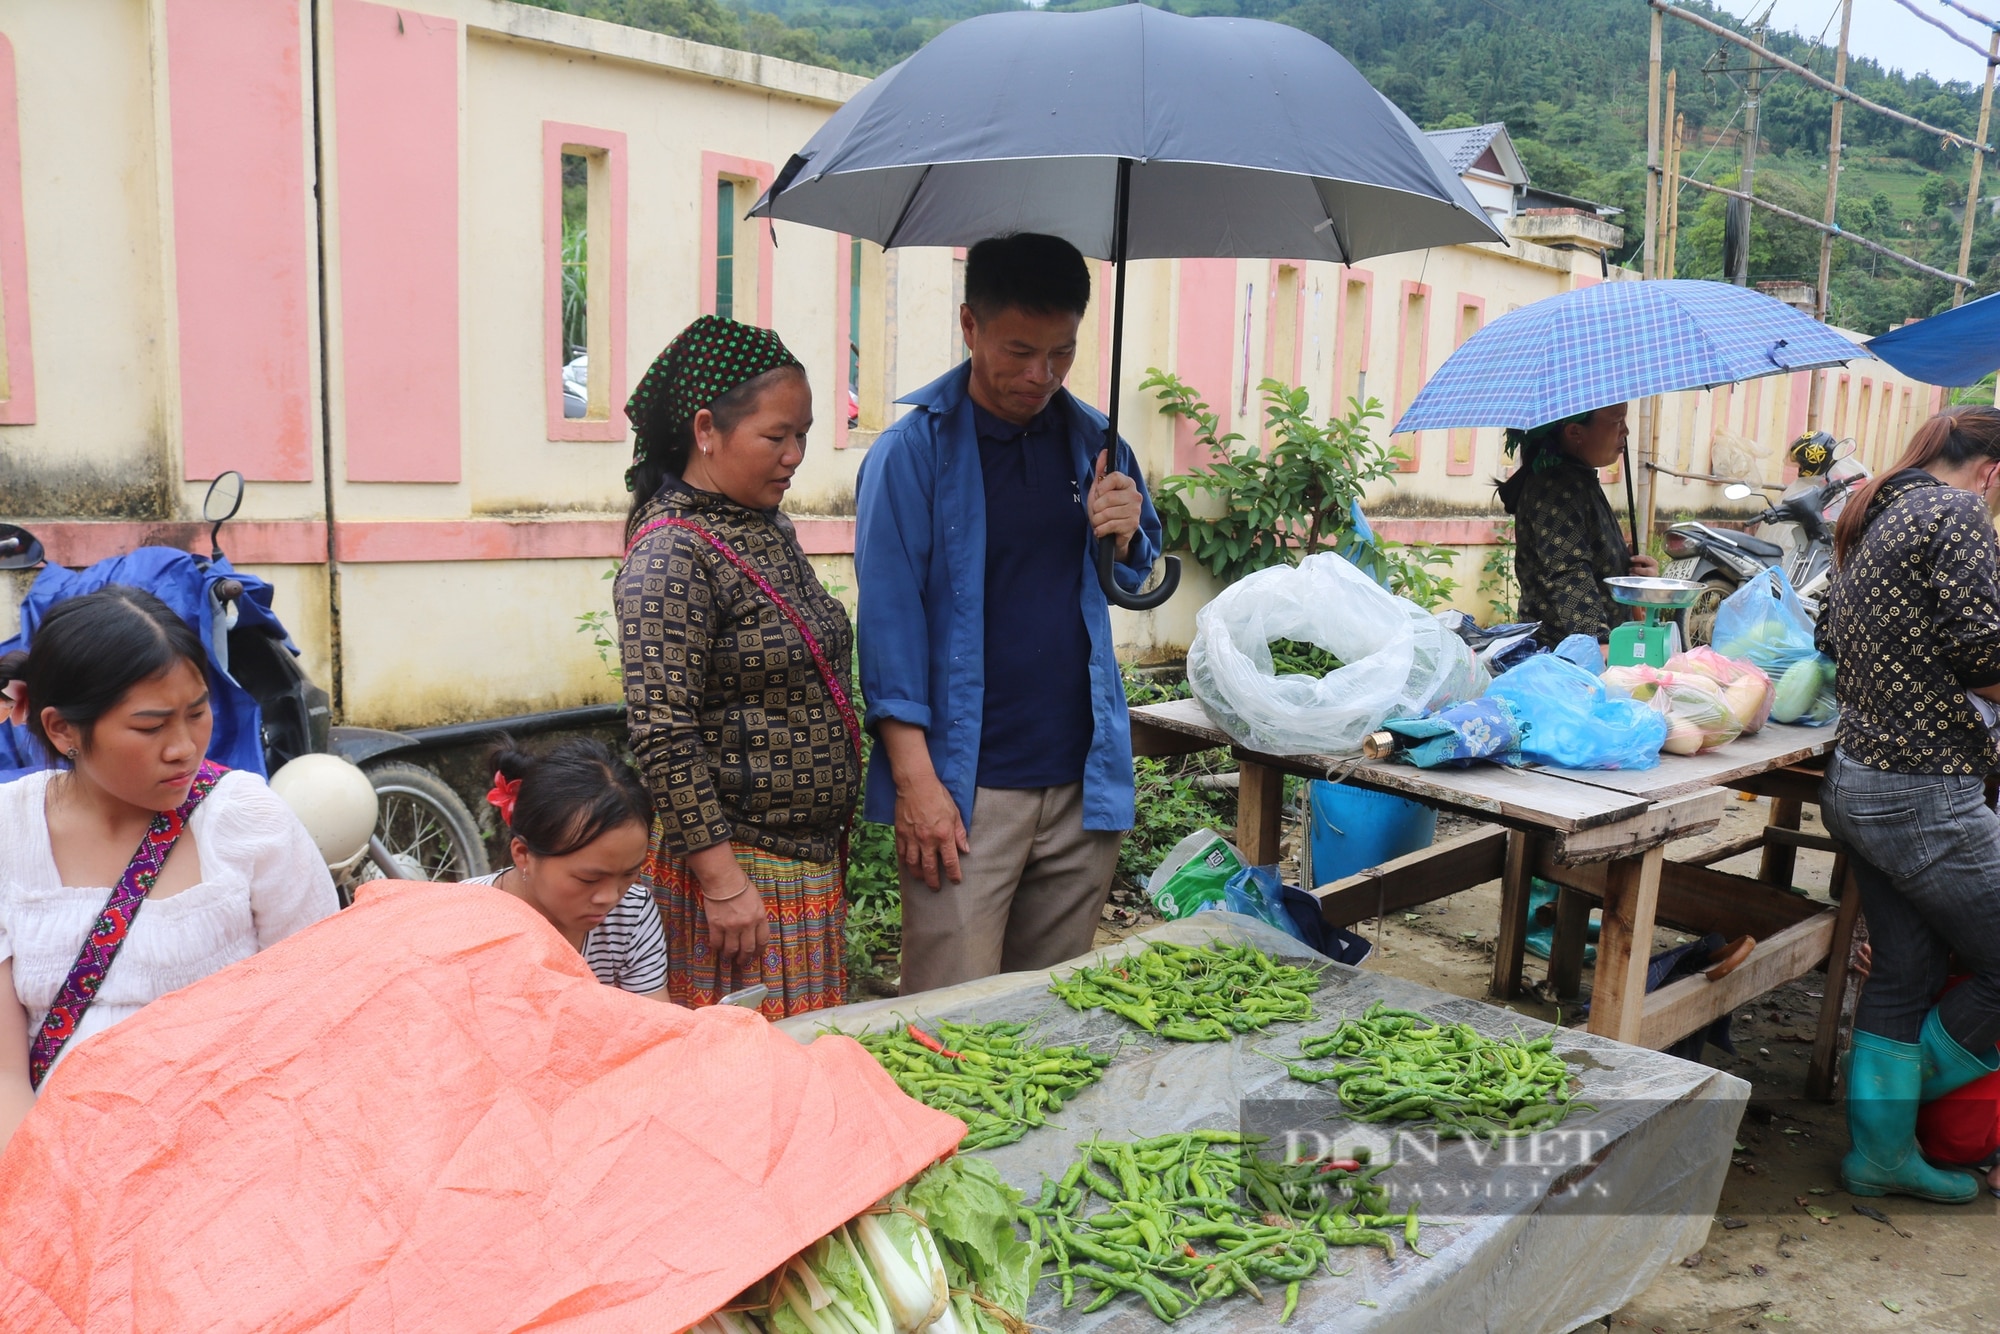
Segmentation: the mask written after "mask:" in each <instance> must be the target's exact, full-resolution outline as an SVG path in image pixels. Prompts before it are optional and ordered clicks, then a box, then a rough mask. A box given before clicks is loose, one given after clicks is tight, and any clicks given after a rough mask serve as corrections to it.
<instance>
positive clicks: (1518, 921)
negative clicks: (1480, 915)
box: [1492, 829, 1535, 1000]
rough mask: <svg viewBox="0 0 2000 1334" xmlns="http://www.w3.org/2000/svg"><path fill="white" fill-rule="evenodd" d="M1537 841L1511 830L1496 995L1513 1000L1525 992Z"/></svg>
mask: <svg viewBox="0 0 2000 1334" xmlns="http://www.w3.org/2000/svg"><path fill="white" fill-rule="evenodd" d="M1534 845H1535V841H1534V839H1533V838H1532V837H1531V836H1530V835H1527V834H1524V833H1522V832H1521V831H1520V830H1518V829H1510V830H1508V831H1507V865H1506V869H1505V870H1503V871H1502V872H1501V873H1500V935H1499V938H1498V939H1497V940H1496V941H1495V942H1494V945H1493V986H1492V992H1493V994H1494V996H1496V997H1498V998H1499V999H1501V1000H1512V999H1513V998H1514V997H1515V996H1516V995H1517V994H1519V992H1520V990H1521V963H1522V960H1523V959H1524V958H1525V957H1526V954H1527V947H1528V884H1529V881H1530V880H1531V879H1532V878H1533V871H1532V868H1533V866H1534V864H1535V858H1534Z"/></svg>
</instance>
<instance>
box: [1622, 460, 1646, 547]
mask: <svg viewBox="0 0 2000 1334" xmlns="http://www.w3.org/2000/svg"><path fill="white" fill-rule="evenodd" d="M1621 456H1622V458H1623V461H1624V464H1625V466H1624V467H1623V468H1621V469H1620V470H1619V471H1621V472H1623V473H1624V474H1625V517H1626V518H1628V519H1630V520H1631V521H1632V554H1633V555H1635V556H1643V555H1645V554H1646V553H1645V552H1643V551H1641V550H1639V499H1638V495H1637V493H1636V492H1635V491H1634V489H1633V486H1632V446H1630V445H1627V446H1625V448H1624V450H1623V451H1621Z"/></svg>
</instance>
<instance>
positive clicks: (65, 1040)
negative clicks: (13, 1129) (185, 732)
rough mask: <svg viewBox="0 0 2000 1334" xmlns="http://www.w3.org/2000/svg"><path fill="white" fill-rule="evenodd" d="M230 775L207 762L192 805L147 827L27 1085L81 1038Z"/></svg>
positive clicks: (37, 1046) (35, 1054)
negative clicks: (170, 870)
mask: <svg viewBox="0 0 2000 1334" xmlns="http://www.w3.org/2000/svg"><path fill="white" fill-rule="evenodd" d="M228 772H229V771H228V770H227V769H225V768H223V767H222V766H221V765H219V764H216V763H214V762H213V761H210V760H203V761H202V762H201V768H199V769H197V770H196V771H195V775H194V785H193V786H192V787H190V788H189V789H188V794H187V800H186V801H184V802H182V803H181V804H180V806H179V808H177V809H175V810H171V811H161V812H160V813H159V814H158V815H155V816H154V817H153V822H152V823H151V824H150V825H148V826H146V836H145V837H144V838H142V839H140V840H139V850H138V851H137V852H135V853H133V854H132V860H131V862H130V863H129V864H128V865H127V866H126V867H125V873H124V874H123V875H121V876H119V877H118V883H117V884H116V885H114V886H113V887H112V890H111V897H110V898H108V899H106V900H105V902H104V909H103V911H102V912H100V913H98V914H97V921H96V922H95V923H93V924H92V926H91V928H90V934H89V935H88V936H86V937H84V941H83V948H82V949H80V950H78V951H77V954H76V962H75V963H73V964H71V965H70V966H69V976H68V977H66V978H64V979H63V984H62V990H61V991H58V992H57V993H56V1000H55V1004H53V1005H51V1006H49V1012H48V1013H47V1014H46V1015H44V1016H42V1027H41V1030H40V1031H39V1032H37V1033H36V1034H35V1041H34V1044H33V1045H32V1046H31V1047H29V1048H28V1084H29V1086H30V1087H32V1088H40V1087H41V1086H42V1081H43V1080H44V1079H46V1078H48V1074H49V1068H50V1067H51V1066H53V1065H54V1064H55V1063H56V1057H58V1056H60V1055H62V1050H63V1048H64V1047H65V1046H67V1045H69V1040H70V1039H71V1038H73V1037H75V1036H76V1030H77V1027H78V1026H79V1025H80V1024H82V1023H83V1016H84V1013H85V1011H87V1010H89V1009H90V1003H91V1002H92V1001H93V1000H95V999H97V989H98V988H99V987H101V986H103V985H104V975H105V974H106V973H108V972H110V971H111V961H112V960H113V959H115V958H117V957H118V949H119V947H120V946H121V945H123V944H124V943H125V938H126V937H127V936H129V935H131V933H132V923H133V922H134V921H135V920H136V919H137V918H138V916H139V908H140V906H141V905H143V904H144V903H145V902H146V896H147V895H148V894H150V893H152V892H153V886H154V885H155V884H156V883H157V882H158V881H159V878H160V868H161V867H163V866H165V865H166V864H167V858H168V857H170V856H172V855H173V851H174V845H175V844H176V843H178V842H180V839H181V835H182V834H183V833H184V832H186V830H187V822H188V817H189V816H190V815H192V814H193V813H194V808H195V807H196V806H199V805H200V804H201V799H202V798H203V797H206V796H207V795H208V794H209V793H210V792H212V791H214V790H215V785H216V783H217V782H218V781H219V780H220V779H221V778H222V775H224V774H226V773H228Z"/></svg>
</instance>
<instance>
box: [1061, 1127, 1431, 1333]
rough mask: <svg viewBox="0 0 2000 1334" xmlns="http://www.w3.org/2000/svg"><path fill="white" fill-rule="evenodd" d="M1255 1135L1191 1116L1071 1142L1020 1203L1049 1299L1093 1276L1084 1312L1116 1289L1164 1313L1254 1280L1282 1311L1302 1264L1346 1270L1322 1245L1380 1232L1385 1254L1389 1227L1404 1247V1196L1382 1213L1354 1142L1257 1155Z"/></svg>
mask: <svg viewBox="0 0 2000 1334" xmlns="http://www.w3.org/2000/svg"><path fill="white" fill-rule="evenodd" d="M1261 1142H1263V1137H1261V1136H1254V1135H1242V1134H1239V1133H1237V1132H1235V1131H1228V1130H1196V1131H1190V1132H1187V1133H1184V1134H1178V1135H1161V1136H1158V1137H1157V1138H1154V1139H1145V1140H1138V1141H1134V1142H1131V1143H1122V1144H1114V1143H1108V1142H1104V1141H1092V1142H1091V1143H1089V1144H1086V1145H1083V1146H1081V1151H1080V1153H1079V1155H1078V1157H1077V1159H1076V1161H1074V1162H1072V1163H1071V1164H1070V1166H1069V1170H1068V1171H1067V1172H1065V1173H1064V1174H1063V1176H1062V1178H1061V1179H1060V1180H1058V1181H1047V1180H1045V1181H1044V1182H1043V1184H1042V1195H1041V1199H1040V1201H1039V1202H1038V1203H1037V1204H1036V1205H1035V1206H1034V1208H1033V1209H1031V1210H1029V1211H1028V1214H1029V1216H1030V1217H1031V1218H1032V1219H1033V1220H1034V1221H1033V1224H1032V1226H1033V1227H1034V1229H1035V1230H1036V1231H1037V1232H1038V1233H1039V1242H1040V1244H1041V1245H1042V1246H1044V1247H1045V1248H1046V1249H1047V1251H1048V1253H1049V1255H1050V1256H1051V1257H1052V1258H1053V1260H1054V1262H1055V1265H1056V1275H1057V1279H1058V1281H1059V1282H1060V1284H1061V1288H1062V1303H1063V1305H1064V1306H1065V1307H1067V1306H1069V1305H1071V1304H1072V1303H1073V1302H1074V1301H1075V1299H1076V1288H1077V1285H1078V1284H1085V1285H1088V1286H1089V1287H1091V1288H1094V1289H1095V1290H1096V1292H1095V1295H1094V1296H1092V1297H1091V1298H1090V1299H1089V1301H1088V1302H1087V1304H1086V1305H1085V1306H1084V1308H1083V1310H1084V1312H1085V1313H1086V1314H1087V1313H1089V1312H1091V1311H1095V1310H1098V1309H1100V1308H1101V1307H1103V1306H1105V1305H1107V1304H1108V1303H1110V1302H1111V1301H1113V1300H1115V1299H1116V1298H1117V1297H1118V1296H1119V1295H1120V1294H1123V1293H1130V1294H1132V1295H1133V1296H1135V1297H1137V1298H1139V1299H1141V1300H1143V1301H1144V1302H1145V1303H1146V1305H1147V1306H1149V1307H1150V1308H1152V1311H1153V1314H1154V1315H1156V1316H1158V1317H1159V1318H1160V1319H1161V1320H1166V1321H1173V1320H1177V1319H1179V1318H1180V1317H1181V1316H1183V1315H1185V1314H1187V1313H1188V1312H1189V1311H1191V1310H1193V1309H1194V1308H1195V1307H1197V1306H1199V1305H1200V1304H1201V1303H1203V1302H1206V1301H1214V1300H1220V1299H1222V1298H1226V1297H1229V1296H1231V1295H1232V1294H1234V1293H1238V1292H1242V1293H1247V1294H1249V1295H1250V1296H1251V1297H1253V1298H1255V1299H1256V1300H1257V1301H1259V1302H1264V1303H1266V1304H1269V1303H1268V1299H1267V1298H1266V1296H1265V1293H1264V1290H1263V1288H1262V1287H1261V1286H1260V1283H1262V1284H1273V1285H1276V1284H1282V1285H1283V1286H1284V1289H1285V1292H1284V1298H1283V1308H1282V1311H1281V1313H1280V1314H1279V1315H1278V1317H1277V1318H1278V1322H1279V1323H1281V1324H1282V1323H1283V1322H1284V1321H1285V1320H1287V1319H1289V1318H1290V1317H1291V1314H1292V1311H1293V1309H1294V1308H1295V1307H1296V1306H1297V1305H1298V1300H1299V1289H1300V1285H1301V1284H1303V1283H1304V1282H1305V1280H1306V1279H1308V1278H1310V1277H1311V1276H1312V1275H1313V1274H1314V1273H1316V1272H1318V1271H1319V1270H1321V1269H1323V1268H1324V1269H1326V1270H1327V1272H1329V1273H1331V1274H1333V1275H1334V1276H1335V1277H1338V1276H1340V1275H1341V1274H1344V1273H1349V1272H1352V1271H1351V1269H1350V1270H1340V1271H1335V1270H1333V1269H1332V1267H1331V1264H1330V1262H1329V1259H1328V1256H1329V1253H1330V1249H1331V1248H1332V1247H1335V1246H1380V1247H1381V1248H1382V1250H1383V1252H1384V1254H1386V1255H1388V1256H1389V1257H1390V1258H1391V1259H1393V1258H1394V1257H1395V1253H1396V1240H1397V1236H1398V1235H1399V1234H1400V1235H1401V1237H1402V1240H1403V1242H1404V1244H1406V1245H1407V1246H1408V1247H1409V1248H1410V1249H1411V1250H1412V1251H1415V1250H1416V1246H1417V1236H1418V1229H1419V1224H1418V1220H1417V1210H1416V1206H1415V1205H1414V1204H1412V1205H1411V1206H1410V1207H1409V1208H1408V1209H1406V1210H1405V1211H1403V1212H1402V1213H1400V1214H1398V1213H1392V1212H1391V1211H1390V1207H1389V1193H1388V1190H1387V1189H1386V1188H1385V1187H1383V1186H1381V1185H1380V1184H1378V1183H1377V1182H1376V1177H1378V1176H1379V1175H1381V1173H1382V1172H1384V1171H1386V1170H1387V1169H1388V1167H1389V1166H1390V1165H1389V1164H1388V1163H1378V1164H1374V1165H1372V1166H1371V1165H1370V1164H1369V1162H1368V1158H1369V1155H1368V1152H1367V1150H1365V1149H1357V1150H1355V1151H1354V1153H1353V1156H1352V1157H1349V1158H1342V1159H1330V1158H1320V1159H1306V1160H1301V1161H1298V1162H1292V1163H1279V1162H1274V1161H1271V1160H1269V1159H1266V1158H1262V1157H1259V1156H1258V1154H1257V1148H1256V1146H1257V1145H1258V1144H1259V1143H1261ZM1417 1253H1418V1254H1422V1252H1421V1251H1418V1252H1417Z"/></svg>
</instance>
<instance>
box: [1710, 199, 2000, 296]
mask: <svg viewBox="0 0 2000 1334" xmlns="http://www.w3.org/2000/svg"><path fill="white" fill-rule="evenodd" d="M1681 183H1682V184H1683V185H1692V186H1693V187H1694V188H1695V189H1697V190H1706V191H1707V192H1708V193H1710V194H1712V195H1727V196H1728V197H1729V198H1731V199H1743V200H1749V203H1750V206H1751V207H1752V208H1761V209H1763V210H1764V211H1765V212H1767V213H1775V214H1777V215H1778V216H1779V217H1781V218H1785V219H1788V220H1790V221H1792V222H1796V223H1798V224H1799V225H1800V226H1803V227H1810V228H1812V229H1813V230H1814V231H1817V232H1830V233H1832V234H1834V235H1836V236H1838V237H1840V239H1841V240H1843V241H1851V242H1853V243H1854V244H1855V245H1858V246H1860V247H1861V248H1862V249H1864V250H1870V251H1873V252H1874V253H1876V254H1878V255H1880V256H1881V257H1882V258H1884V259H1890V260H1894V261H1895V262H1896V263H1898V264H1901V265H1903V266H1904V267H1906V268H1912V269H1915V270H1917V272H1919V273H1925V274H1929V275H1930V276H1931V277H1933V278H1939V279H1942V280H1944V281H1945V282H1948V283H1957V284H1959V285H1960V286H1963V287H1970V286H1972V279H1970V278H1961V277H1959V276H1958V275H1957V274H1955V273H1946V272H1945V271H1944V270H1943V269H1934V268H1932V267H1931V266H1930V265H1928V264H1926V263H1924V262H1923V261H1922V260H1919V259H1911V258H1910V257H1909V256H1908V255H1906V254H1904V253H1903V252H1902V251H1900V250H1891V249H1890V248H1889V247H1888V246H1885V245H1883V244H1881V243H1880V242H1879V241H1871V240H1869V239H1868V238H1867V237H1865V236H1859V235H1856V234H1855V233H1853V232H1844V231H1842V230H1841V229H1840V228H1838V227H1828V226H1827V225H1826V224H1824V223H1821V222H1815V221H1814V220H1813V219H1811V218H1808V217H1807V216H1806V215H1805V214H1803V213H1794V212H1792V211H1791V210H1790V209H1788V208H1780V207H1778V205H1776V204H1773V203H1772V202H1771V201H1770V200H1768V199H1752V198H1751V197H1750V196H1749V195H1746V194H1744V193H1743V192H1742V191H1741V190H1730V189H1726V188H1724V187H1723V186H1720V185H1710V184H1709V183H1708V182H1707V181H1697V180H1695V179H1694V178H1693V177H1691V176H1683V177H1682V178H1681Z"/></svg>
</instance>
